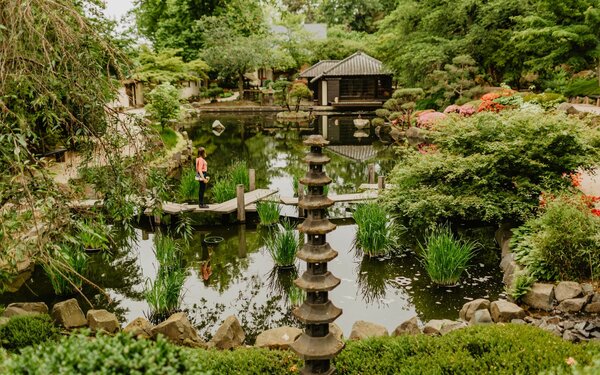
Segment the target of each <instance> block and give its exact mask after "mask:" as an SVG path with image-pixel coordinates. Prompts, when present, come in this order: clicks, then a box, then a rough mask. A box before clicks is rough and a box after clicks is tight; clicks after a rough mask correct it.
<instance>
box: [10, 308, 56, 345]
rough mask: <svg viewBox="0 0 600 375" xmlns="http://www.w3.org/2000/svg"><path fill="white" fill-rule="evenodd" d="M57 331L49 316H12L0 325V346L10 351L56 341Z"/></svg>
mask: <svg viewBox="0 0 600 375" xmlns="http://www.w3.org/2000/svg"><path fill="white" fill-rule="evenodd" d="M58 333H59V330H58V328H57V327H55V326H54V322H53V321H52V319H51V318H50V316H49V315H46V314H39V315H22V316H14V317H12V318H10V320H9V321H8V322H6V323H4V324H2V325H0V346H1V347H3V348H5V349H7V350H11V351H16V350H17V349H21V348H24V347H26V346H30V345H35V344H39V343H41V342H44V341H48V340H56V339H58V337H59V334H58Z"/></svg>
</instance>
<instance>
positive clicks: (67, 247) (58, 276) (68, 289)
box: [42, 244, 89, 295]
mask: <svg viewBox="0 0 600 375" xmlns="http://www.w3.org/2000/svg"><path fill="white" fill-rule="evenodd" d="M88 263H89V257H88V255H87V254H86V253H85V252H84V251H83V250H82V249H80V248H79V247H77V246H75V245H72V244H61V245H59V247H58V249H55V250H54V252H53V256H52V259H51V261H50V262H44V264H43V265H42V267H43V269H44V271H45V273H46V275H47V276H48V279H50V284H51V285H52V289H54V293H56V294H57V295H69V294H72V293H74V292H75V291H76V290H81V287H82V285H83V279H82V276H83V275H84V273H85V271H86V269H87V267H88Z"/></svg>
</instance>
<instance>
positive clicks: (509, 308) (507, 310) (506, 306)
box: [490, 300, 527, 323]
mask: <svg viewBox="0 0 600 375" xmlns="http://www.w3.org/2000/svg"><path fill="white" fill-rule="evenodd" d="M490 314H491V315H492V319H493V320H494V322H496V323H498V322H503V323H507V322H510V321H511V320H513V319H523V318H524V317H525V315H527V314H526V313H525V310H523V309H522V308H520V307H519V306H517V305H515V304H514V303H512V302H508V301H504V300H498V301H494V302H492V303H491V304H490Z"/></svg>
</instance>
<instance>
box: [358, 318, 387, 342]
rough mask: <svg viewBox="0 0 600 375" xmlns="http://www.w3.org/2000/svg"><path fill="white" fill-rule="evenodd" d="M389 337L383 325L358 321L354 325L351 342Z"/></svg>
mask: <svg viewBox="0 0 600 375" xmlns="http://www.w3.org/2000/svg"><path fill="white" fill-rule="evenodd" d="M382 336H389V334H388V331H387V329H386V328H385V327H384V326H382V325H381V324H377V323H371V322H366V321H364V320H358V321H356V322H355V323H354V324H353V325H352V331H351V332H350V338H349V339H350V340H362V339H366V338H367V337H382Z"/></svg>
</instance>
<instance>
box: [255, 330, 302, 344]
mask: <svg viewBox="0 0 600 375" xmlns="http://www.w3.org/2000/svg"><path fill="white" fill-rule="evenodd" d="M301 334H302V330H301V329H299V328H296V327H279V328H273V329H268V330H266V331H264V332H262V333H261V334H259V335H258V336H257V337H256V342H255V343H254V346H256V347H259V348H269V349H289V347H290V345H291V344H292V343H293V342H294V341H296V339H297V338H298V337H299V336H300V335H301Z"/></svg>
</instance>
